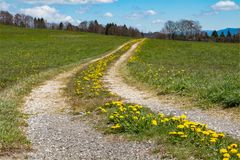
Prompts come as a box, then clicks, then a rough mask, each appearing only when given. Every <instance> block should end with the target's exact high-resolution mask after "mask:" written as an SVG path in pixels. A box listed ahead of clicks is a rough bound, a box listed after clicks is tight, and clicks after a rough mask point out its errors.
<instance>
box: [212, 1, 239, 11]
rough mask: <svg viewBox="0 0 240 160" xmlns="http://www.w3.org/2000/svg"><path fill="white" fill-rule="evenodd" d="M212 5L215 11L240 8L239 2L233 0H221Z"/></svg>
mask: <svg viewBox="0 0 240 160" xmlns="http://www.w3.org/2000/svg"><path fill="white" fill-rule="evenodd" d="M211 7H212V9H213V10H215V11H231V10H238V9H239V8H240V7H239V5H238V4H236V3H235V2H234V1H231V0H221V1H219V2H217V3H216V4H214V5H212V6H211Z"/></svg>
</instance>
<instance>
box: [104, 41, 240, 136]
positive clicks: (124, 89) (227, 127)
mask: <svg viewBox="0 0 240 160" xmlns="http://www.w3.org/2000/svg"><path fill="white" fill-rule="evenodd" d="M137 45H138V44H135V45H133V46H132V48H131V50H129V51H128V52H127V53H126V54H124V55H123V56H122V57H121V58H120V59H119V60H118V61H117V62H116V63H115V64H114V65H113V66H112V67H111V68H110V69H109V71H108V74H107V76H105V77H104V79H105V82H106V87H107V88H109V91H111V92H113V93H115V94H117V95H119V96H120V97H122V98H123V99H124V100H125V101H126V102H130V103H137V104H141V105H144V106H146V107H149V108H150V109H151V110H152V111H154V112H161V113H164V114H167V115H181V114H186V115H187V116H188V119H190V120H192V121H196V122H202V123H204V124H207V125H208V126H209V128H211V129H214V130H215V131H218V132H224V133H227V134H229V135H231V136H233V137H235V138H237V139H240V123H236V122H233V121H232V120H231V117H228V115H224V116H222V115H221V116H218V115H216V114H214V115H209V114H208V113H207V111H206V112H204V111H201V110H199V109H192V110H183V109H180V108H179V107H175V106H173V105H166V104H164V103H162V101H161V99H159V97H157V96H156V95H154V94H152V93H148V92H146V91H141V90H139V89H137V88H136V87H134V86H130V85H129V84H127V83H126V82H125V80H124V79H123V78H122V77H121V73H120V69H121V67H122V65H123V64H124V62H126V61H127V60H128V59H129V58H130V57H131V55H132V54H133V53H134V52H133V51H134V50H135V49H136V47H137Z"/></svg>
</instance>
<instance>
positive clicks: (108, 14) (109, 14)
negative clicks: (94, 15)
mask: <svg viewBox="0 0 240 160" xmlns="http://www.w3.org/2000/svg"><path fill="white" fill-rule="evenodd" d="M104 16H105V17H110V18H111V17H113V14H112V13H111V12H107V13H105V14H104Z"/></svg>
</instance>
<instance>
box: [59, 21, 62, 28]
mask: <svg viewBox="0 0 240 160" xmlns="http://www.w3.org/2000/svg"><path fill="white" fill-rule="evenodd" d="M59 29H60V30H63V23H62V22H61V23H60V24H59Z"/></svg>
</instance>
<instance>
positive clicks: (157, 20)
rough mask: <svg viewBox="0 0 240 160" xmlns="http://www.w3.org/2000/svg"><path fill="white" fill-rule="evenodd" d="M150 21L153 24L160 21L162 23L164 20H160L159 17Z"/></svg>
mask: <svg viewBox="0 0 240 160" xmlns="http://www.w3.org/2000/svg"><path fill="white" fill-rule="evenodd" d="M152 23H153V24H160V23H164V21H163V20H161V19H156V20H153V21H152Z"/></svg>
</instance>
